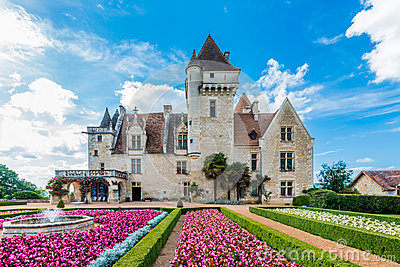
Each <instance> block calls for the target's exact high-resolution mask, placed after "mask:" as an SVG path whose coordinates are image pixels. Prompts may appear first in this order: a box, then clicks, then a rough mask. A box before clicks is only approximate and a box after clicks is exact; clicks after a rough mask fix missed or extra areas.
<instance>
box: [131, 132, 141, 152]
mask: <svg viewBox="0 0 400 267" xmlns="http://www.w3.org/2000/svg"><path fill="white" fill-rule="evenodd" d="M141 141H142V140H141V136H140V135H133V136H132V149H136V150H138V149H142V142H141Z"/></svg>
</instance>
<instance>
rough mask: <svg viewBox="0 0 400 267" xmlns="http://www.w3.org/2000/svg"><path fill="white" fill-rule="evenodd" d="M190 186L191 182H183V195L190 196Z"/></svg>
mask: <svg viewBox="0 0 400 267" xmlns="http://www.w3.org/2000/svg"><path fill="white" fill-rule="evenodd" d="M189 187H190V183H189V182H184V183H183V195H184V196H185V197H188V196H189Z"/></svg>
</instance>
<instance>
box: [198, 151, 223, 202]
mask: <svg viewBox="0 0 400 267" xmlns="http://www.w3.org/2000/svg"><path fill="white" fill-rule="evenodd" d="M227 166H228V164H227V163H226V157H225V155H224V153H221V152H220V153H214V154H211V155H208V156H207V157H206V158H205V160H204V166H203V172H204V174H205V176H206V178H208V179H214V200H216V199H217V177H218V176H219V175H220V174H221V173H223V172H224V170H225V168H226V167H227Z"/></svg>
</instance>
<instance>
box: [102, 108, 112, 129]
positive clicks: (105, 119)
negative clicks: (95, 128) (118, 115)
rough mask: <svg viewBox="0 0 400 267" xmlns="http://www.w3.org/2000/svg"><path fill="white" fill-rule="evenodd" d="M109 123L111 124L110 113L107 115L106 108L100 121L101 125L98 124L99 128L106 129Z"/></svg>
mask: <svg viewBox="0 0 400 267" xmlns="http://www.w3.org/2000/svg"><path fill="white" fill-rule="evenodd" d="M110 122H111V117H110V113H108V108H106V111H105V112H104V116H103V119H102V120H101V123H100V127H108V126H110Z"/></svg>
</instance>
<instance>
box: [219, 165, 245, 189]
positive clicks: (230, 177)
mask: <svg viewBox="0 0 400 267" xmlns="http://www.w3.org/2000/svg"><path fill="white" fill-rule="evenodd" d="M221 178H222V179H221V186H222V188H224V189H226V190H230V189H232V188H233V187H234V186H236V185H238V184H239V185H242V186H249V184H250V178H251V175H250V168H249V166H247V164H246V163H241V162H233V163H232V164H231V165H228V166H227V167H226V168H225V171H224V172H223V173H222V174H221Z"/></svg>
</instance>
